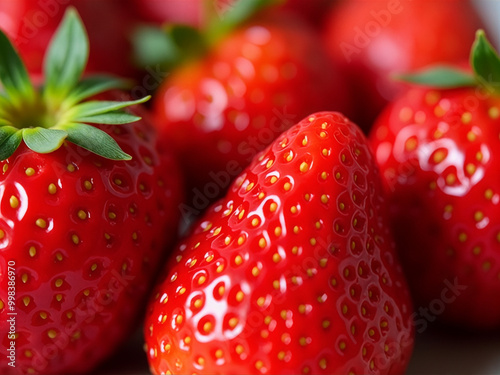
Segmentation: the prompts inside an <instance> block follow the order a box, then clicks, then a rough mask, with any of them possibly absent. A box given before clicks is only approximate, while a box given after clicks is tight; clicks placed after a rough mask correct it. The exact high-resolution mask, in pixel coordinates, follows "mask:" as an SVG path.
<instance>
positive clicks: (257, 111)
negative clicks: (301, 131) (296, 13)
mask: <svg viewBox="0 0 500 375" xmlns="http://www.w3.org/2000/svg"><path fill="white" fill-rule="evenodd" d="M294 20H295V19H293V20H292V19H290V18H285V17H283V18H282V19H276V18H274V17H270V18H264V17H261V18H260V19H258V20H254V21H252V22H250V23H247V24H245V25H244V26H241V27H240V28H238V29H236V30H234V31H233V32H231V33H230V34H229V35H227V36H226V37H224V38H222V40H220V41H219V42H217V44H216V45H215V46H214V47H213V48H212V49H211V51H210V52H209V54H208V55H207V56H206V57H205V58H203V59H201V60H198V61H195V62H191V63H189V64H186V65H183V66H181V67H180V68H178V69H175V70H174V71H173V72H172V73H171V75H170V76H169V77H168V79H167V80H166V81H165V83H164V84H163V85H162V86H161V87H160V89H159V91H158V92H157V95H156V97H155V100H154V102H153V111H154V114H155V116H156V120H157V121H156V123H157V124H158V125H159V126H160V132H161V134H162V136H163V137H165V138H168V139H172V140H173V141H174V145H175V146H174V147H175V152H176V153H177V155H178V159H179V160H180V161H181V163H182V166H183V167H184V169H185V171H186V175H187V176H189V179H190V181H189V187H190V191H191V194H192V195H193V196H194V199H193V201H192V203H191V205H190V208H191V209H192V211H194V212H195V213H196V212H199V211H201V210H203V209H204V208H206V205H207V204H208V203H207V202H208V201H209V200H210V199H213V198H215V197H218V196H220V195H221V194H222V193H224V192H225V191H226V190H227V188H228V186H229V182H230V181H231V180H232V178H234V177H235V176H236V175H237V174H238V173H239V172H241V170H242V169H243V168H244V167H245V166H246V165H248V163H249V162H250V161H251V159H252V157H253V156H255V154H256V153H257V152H258V151H260V150H262V149H263V148H264V147H265V146H266V145H268V144H269V143H271V142H272V140H273V139H274V138H276V137H277V136H278V135H279V134H280V133H281V132H282V131H283V130H284V129H286V128H288V127H289V126H290V125H292V124H293V123H294V122H295V121H297V120H298V119H299V118H302V117H304V116H306V115H307V114H309V113H311V112H313V111H318V110H326V109H331V110H340V109H345V108H346V107H347V106H348V103H347V102H346V100H347V97H346V91H347V89H346V88H345V87H344V86H343V84H342V81H341V79H340V77H339V76H337V74H336V72H335V71H334V70H333V69H332V68H331V63H330V62H329V59H328V58H327V57H326V55H325V53H324V51H323V49H322V47H321V45H320V44H319V42H318V41H317V40H316V36H315V34H314V33H313V32H312V31H310V30H309V29H308V28H307V27H306V26H304V25H303V24H301V23H299V24H298V23H296V22H295V21H294Z"/></svg>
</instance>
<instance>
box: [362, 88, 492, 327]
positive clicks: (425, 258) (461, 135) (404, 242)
mask: <svg viewBox="0 0 500 375" xmlns="http://www.w3.org/2000/svg"><path fill="white" fill-rule="evenodd" d="M493 107H495V108H500V100H499V99H498V97H494V96H491V95H489V94H487V93H486V95H485V92H484V91H480V90H479V89H457V90H448V91H432V90H428V89H424V88H413V89H411V90H409V91H408V92H407V93H406V94H405V95H403V96H402V97H401V98H400V99H398V100H396V101H395V102H394V103H393V104H391V105H390V106H389V107H388V108H387V109H386V110H385V111H384V113H383V114H382V115H381V116H380V118H379V119H378V120H377V123H376V125H375V127H374V129H373V133H372V134H371V137H370V138H371V141H372V145H373V149H374V152H375V154H376V157H377V162H378V164H379V166H380V169H381V173H382V176H383V177H384V180H385V189H386V190H387V191H388V193H389V199H390V200H389V202H390V210H391V211H390V213H391V219H392V222H393V226H394V230H395V235H396V240H397V244H398V249H399V254H400V257H401V260H402V263H403V266H404V268H405V271H406V275H407V276H408V279H409V283H410V286H411V287H412V292H413V296H414V299H415V305H416V306H417V311H419V308H420V307H422V308H427V309H429V308H430V307H431V306H434V307H433V308H434V310H438V311H440V309H441V308H440V307H439V303H436V302H435V301H438V302H439V301H443V302H445V303H444V304H443V305H445V309H444V311H441V312H440V313H439V314H433V315H432V316H433V317H432V320H431V321H433V320H435V319H436V315H437V318H438V319H441V320H442V322H445V323H449V324H454V325H458V326H460V327H462V328H466V329H475V328H481V329H488V328H498V327H500V303H498V295H499V294H500V283H499V281H498V277H499V275H500V255H499V254H500V242H499V239H500V237H498V234H499V233H500V206H499V201H500V195H499V194H500V180H499V178H498V168H499V165H500V141H499V130H498V129H499V125H500V120H499V119H498V118H492V117H491V116H490V115H489V112H488V111H489V109H490V108H493ZM464 113H470V115H469V114H465V115H464ZM495 116H496V115H495V113H493V117H495ZM462 119H464V120H462ZM438 129H439V131H438V133H436V131H437V130H438ZM470 132H473V133H470ZM469 133H470V134H469ZM408 139H410V141H409V143H407V142H408ZM413 148H414V149H413ZM439 151H442V152H443V153H444V154H442V155H446V158H444V159H442V157H440V156H439V154H437V156H436V152H439ZM478 153H479V154H478ZM441 159H442V160H441ZM440 160H441V161H440ZM449 175H450V176H451V177H448V176H449ZM489 189H491V196H489V195H488V194H489V192H488V193H486V192H487V191H489ZM485 194H486V195H485ZM445 280H448V281H449V282H451V283H452V284H454V283H456V284H458V285H460V286H463V287H460V288H459V290H458V293H456V292H455V295H456V294H458V296H456V298H453V297H454V294H453V293H451V294H450V292H449V291H448V292H446V294H444V295H443V293H445V292H443V291H444V290H445V289H450V288H449V287H447V284H446V283H445ZM464 288H465V289H464ZM450 298H451V300H452V301H449V299H450ZM433 301H434V302H433ZM433 303H434V305H432V304H433ZM438 307H439V308H438ZM419 317H420V315H419ZM423 323H424V322H423V321H422V325H423Z"/></svg>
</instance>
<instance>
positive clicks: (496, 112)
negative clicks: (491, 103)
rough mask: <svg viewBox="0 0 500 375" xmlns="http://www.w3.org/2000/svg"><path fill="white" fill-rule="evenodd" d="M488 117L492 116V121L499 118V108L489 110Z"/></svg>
mask: <svg viewBox="0 0 500 375" xmlns="http://www.w3.org/2000/svg"><path fill="white" fill-rule="evenodd" d="M488 116H490V118H492V119H497V118H498V117H500V110H499V109H498V107H491V108H490V109H489V110H488Z"/></svg>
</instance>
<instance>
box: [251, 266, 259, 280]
mask: <svg viewBox="0 0 500 375" xmlns="http://www.w3.org/2000/svg"><path fill="white" fill-rule="evenodd" d="M259 274H260V270H259V268H258V267H257V266H255V267H253V268H252V275H253V276H255V277H257V276H259Z"/></svg>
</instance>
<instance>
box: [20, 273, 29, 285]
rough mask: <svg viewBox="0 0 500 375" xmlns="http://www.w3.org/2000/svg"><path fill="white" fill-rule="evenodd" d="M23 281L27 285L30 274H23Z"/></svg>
mask: <svg viewBox="0 0 500 375" xmlns="http://www.w3.org/2000/svg"><path fill="white" fill-rule="evenodd" d="M21 281H22V282H23V283H24V284H26V283H27V282H28V274H27V273H23V274H22V275H21Z"/></svg>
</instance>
